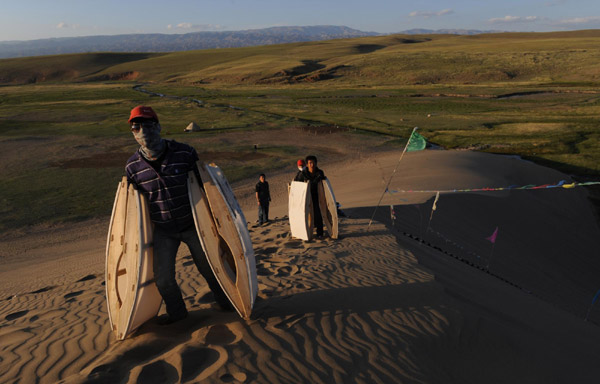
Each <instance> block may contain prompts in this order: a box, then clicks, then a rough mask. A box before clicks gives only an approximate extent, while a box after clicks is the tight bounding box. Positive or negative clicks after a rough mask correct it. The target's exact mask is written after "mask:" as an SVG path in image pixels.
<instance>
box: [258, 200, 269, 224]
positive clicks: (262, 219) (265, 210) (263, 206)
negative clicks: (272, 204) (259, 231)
mask: <svg viewBox="0 0 600 384" xmlns="http://www.w3.org/2000/svg"><path fill="white" fill-rule="evenodd" d="M267 221H269V201H261V202H260V205H259V206H258V223H259V224H262V223H266V222H267Z"/></svg>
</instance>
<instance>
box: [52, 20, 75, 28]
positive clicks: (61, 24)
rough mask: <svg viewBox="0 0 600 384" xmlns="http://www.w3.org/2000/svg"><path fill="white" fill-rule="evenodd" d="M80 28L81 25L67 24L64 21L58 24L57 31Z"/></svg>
mask: <svg viewBox="0 0 600 384" xmlns="http://www.w3.org/2000/svg"><path fill="white" fill-rule="evenodd" d="M77 28H79V24H67V23H65V22H64V21H61V22H60V23H58V24H56V29H77Z"/></svg>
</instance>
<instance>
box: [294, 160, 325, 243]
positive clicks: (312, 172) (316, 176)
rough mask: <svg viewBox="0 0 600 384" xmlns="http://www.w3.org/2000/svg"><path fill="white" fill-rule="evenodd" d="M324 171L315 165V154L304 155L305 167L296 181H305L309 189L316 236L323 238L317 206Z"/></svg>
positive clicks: (319, 210) (319, 212) (318, 207)
mask: <svg viewBox="0 0 600 384" xmlns="http://www.w3.org/2000/svg"><path fill="white" fill-rule="evenodd" d="M326 179H327V177H325V173H324V172H323V171H322V170H321V169H319V167H317V157H316V156H313V155H311V156H306V168H305V169H304V170H303V171H302V173H301V174H300V175H298V181H307V182H308V183H309V185H308V187H309V189H310V197H311V199H312V203H313V218H314V219H313V220H314V224H315V228H316V229H317V238H318V239H322V238H323V217H322V216H321V207H320V206H319V182H320V181H322V180H326Z"/></svg>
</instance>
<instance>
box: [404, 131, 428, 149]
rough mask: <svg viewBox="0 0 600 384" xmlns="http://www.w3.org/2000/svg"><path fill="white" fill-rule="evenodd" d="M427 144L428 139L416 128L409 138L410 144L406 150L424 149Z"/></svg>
mask: <svg viewBox="0 0 600 384" xmlns="http://www.w3.org/2000/svg"><path fill="white" fill-rule="evenodd" d="M426 145H427V140H426V139H425V138H424V137H423V136H421V135H419V134H418V133H417V131H416V130H414V131H413V133H412V135H410V138H409V139H408V146H407V147H406V152H414V151H422V150H423V149H425V146H426Z"/></svg>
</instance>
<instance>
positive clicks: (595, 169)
mask: <svg viewBox="0 0 600 384" xmlns="http://www.w3.org/2000/svg"><path fill="white" fill-rule="evenodd" d="M599 43H600V31H598V30H592V31H577V32H556V33H509V34H489V35H474V36H456V35H393V36H381V37H366V38H359V39H345V40H331V41H322V42H313V43H295V44H285V45H271V46H261V47H250V48H236V49H216V50H205V51H188V52H177V53H153V54H147V53H146V54H138V53H94V54H75V55H59V56H41V57H33V58H22V59H5V60H0V153H2V154H3V160H4V163H3V165H4V166H3V167H2V169H0V232H2V231H4V230H8V229H10V228H19V227H23V226H28V225H32V224H33V223H40V222H41V223H46V222H57V221H66V220H79V219H83V218H88V217H95V216H102V215H108V214H109V213H110V208H111V201H112V199H113V198H114V188H115V186H116V183H117V180H119V178H120V176H121V175H122V173H123V164H124V162H125V160H126V159H127V158H128V157H129V156H130V154H131V153H133V151H134V150H135V149H136V143H135V142H134V141H133V140H132V138H131V134H130V133H129V128H128V126H127V122H126V120H127V116H128V112H129V110H130V109H131V108H132V107H134V106H135V105H139V104H146V105H152V106H153V107H154V108H155V109H156V110H157V112H158V113H159V116H160V118H161V125H162V127H163V134H164V135H165V137H167V138H173V139H176V140H180V141H184V142H188V143H191V144H192V145H194V146H195V147H196V149H197V150H198V151H199V152H200V153H203V154H205V156H206V159H207V160H211V159H212V160H215V161H217V162H218V164H219V165H220V166H222V167H223V168H224V170H225V173H226V174H227V175H228V177H229V178H230V179H231V180H232V181H236V180H241V179H243V178H244V177H248V175H254V174H256V173H257V172H259V171H264V172H267V173H269V172H276V171H278V170H282V169H286V167H289V166H290V165H293V163H294V160H295V159H297V158H299V157H301V156H304V155H306V154H307V153H309V152H310V153H314V154H316V155H318V156H320V158H323V159H325V160H326V161H333V160H336V159H339V158H340V156H342V155H343V156H347V158H353V156H356V153H358V152H362V151H377V150H380V149H387V150H390V149H397V150H399V151H400V150H401V149H402V148H403V145H404V143H405V142H406V137H407V135H408V134H409V132H410V131H411V130H412V128H413V127H415V126H419V127H420V132H421V134H423V135H424V136H425V137H426V138H427V139H428V141H430V142H431V143H434V144H438V145H441V146H443V147H446V148H469V149H476V150H480V151H487V152H493V153H502V154H516V155H520V156H523V157H525V158H527V159H530V160H533V161H536V162H538V163H542V164H546V165H549V166H551V167H554V168H557V169H560V170H562V171H565V172H568V173H572V174H574V175H577V176H580V177H591V178H595V179H597V177H598V176H599V175H600V132H599V130H598V117H599V116H600V90H599V88H598V85H600V66H598V63H599V62H600V44H599ZM144 90H145V91H147V93H145V92H140V91H144ZM157 95H162V97H161V96H157ZM191 121H194V122H195V123H196V124H198V125H199V126H200V127H201V128H202V130H201V131H200V132H195V133H193V134H187V135H186V134H184V133H183V128H184V127H185V126H187V124H188V123H189V122H191ZM331 132H333V133H335V132H338V133H340V132H341V133H342V136H343V137H344V140H347V142H348V143H349V144H348V149H347V152H346V153H345V154H340V153H334V152H332V151H330V150H329V149H328V145H327V144H328V140H329V137H330V136H329V134H330V133H331ZM307 135H308V136H307ZM310 135H322V136H319V138H318V140H314V139H310V140H309V139H308V138H310V137H311V136H310ZM305 136H306V137H305ZM337 137H338V139H339V137H340V136H337ZM275 138H278V139H277V140H276V139H275ZM336 140H337V139H336ZM307 142H308V143H307ZM255 143H260V145H261V149H260V150H259V151H258V152H257V151H254V150H253V145H254V144H255ZM245 159H251V161H247V160H245ZM292 168H293V167H292ZM548 182H549V183H550V182H557V180H549V181H548ZM74 186H76V187H74Z"/></svg>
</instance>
